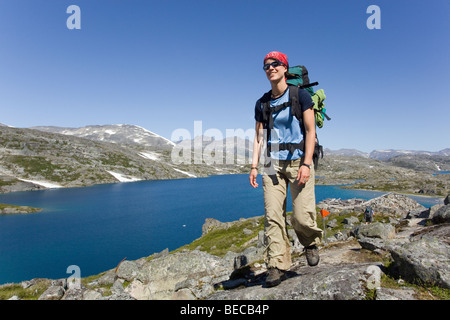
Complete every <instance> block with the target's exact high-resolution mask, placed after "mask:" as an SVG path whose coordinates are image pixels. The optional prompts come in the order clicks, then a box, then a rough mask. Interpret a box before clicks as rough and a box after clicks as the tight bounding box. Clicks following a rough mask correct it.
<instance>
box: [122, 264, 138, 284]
mask: <svg viewBox="0 0 450 320" xmlns="http://www.w3.org/2000/svg"><path fill="white" fill-rule="evenodd" d="M138 272H139V268H138V266H137V264H136V262H134V261H128V260H125V261H123V262H122V263H121V264H120V266H119V268H118V270H117V276H118V277H119V278H121V279H125V280H127V281H132V280H133V279H134V278H135V277H136V275H137V274H138Z"/></svg>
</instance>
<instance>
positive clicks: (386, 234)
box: [354, 222, 395, 239]
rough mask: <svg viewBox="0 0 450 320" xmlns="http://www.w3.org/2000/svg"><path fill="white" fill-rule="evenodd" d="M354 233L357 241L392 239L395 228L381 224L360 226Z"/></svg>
mask: <svg viewBox="0 0 450 320" xmlns="http://www.w3.org/2000/svg"><path fill="white" fill-rule="evenodd" d="M354 232H355V234H356V237H357V238H358V239H360V238H363V237H368V238H379V239H393V238H394V237H395V227H394V226H392V225H391V224H386V223H381V222H375V223H371V224H362V225H360V226H359V227H358V228H357V229H355V231H354Z"/></svg>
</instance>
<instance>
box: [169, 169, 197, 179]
mask: <svg viewBox="0 0 450 320" xmlns="http://www.w3.org/2000/svg"><path fill="white" fill-rule="evenodd" d="M173 170H175V171H178V172H180V173H183V174H185V175H187V176H189V177H192V178H197V176H195V175H193V174H192V173H189V172H186V171H182V170H180V169H176V168H173Z"/></svg>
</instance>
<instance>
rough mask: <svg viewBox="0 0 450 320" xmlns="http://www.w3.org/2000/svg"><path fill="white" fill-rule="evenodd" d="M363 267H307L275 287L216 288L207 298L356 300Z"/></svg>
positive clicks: (362, 284) (359, 295)
mask: <svg viewBox="0 0 450 320" xmlns="http://www.w3.org/2000/svg"><path fill="white" fill-rule="evenodd" d="M366 269H367V265H359V266H354V265H353V266H349V265H342V266H340V267H339V268H336V267H334V268H330V266H326V267H324V266H320V265H319V266H317V267H314V268H310V267H307V268H302V269H301V272H299V273H297V274H296V275H295V276H293V277H292V278H289V279H288V280H285V281H283V282H281V284H280V285H278V286H276V287H273V288H270V289H267V288H265V287H263V286H250V287H246V288H243V289H240V290H228V291H219V292H216V293H213V294H212V295H210V296H209V297H208V300H355V299H356V300H359V299H363V298H364V296H365V283H366V281H367V275H366V274H365V271H366Z"/></svg>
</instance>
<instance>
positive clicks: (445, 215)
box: [432, 204, 450, 223]
mask: <svg viewBox="0 0 450 320" xmlns="http://www.w3.org/2000/svg"><path fill="white" fill-rule="evenodd" d="M432 220H433V223H448V222H450V204H447V205H445V206H442V207H441V208H440V209H438V210H437V211H436V212H435V213H434V214H433V217H432Z"/></svg>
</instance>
